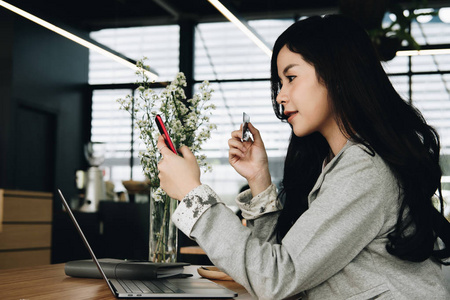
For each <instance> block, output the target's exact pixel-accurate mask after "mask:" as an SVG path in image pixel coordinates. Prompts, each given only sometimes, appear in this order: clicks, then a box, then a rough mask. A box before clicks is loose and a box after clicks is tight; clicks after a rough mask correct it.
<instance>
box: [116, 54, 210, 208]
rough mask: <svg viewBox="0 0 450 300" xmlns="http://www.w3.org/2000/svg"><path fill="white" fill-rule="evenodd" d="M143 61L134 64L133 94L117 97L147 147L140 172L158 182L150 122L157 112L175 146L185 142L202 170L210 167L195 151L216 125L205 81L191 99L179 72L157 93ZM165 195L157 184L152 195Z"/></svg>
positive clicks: (154, 132)
mask: <svg viewBox="0 0 450 300" xmlns="http://www.w3.org/2000/svg"><path fill="white" fill-rule="evenodd" d="M144 62H145V58H144V59H143V60H140V61H138V62H137V64H136V65H137V67H138V68H139V70H138V71H137V72H136V74H137V75H138V76H139V79H140V80H138V82H137V85H138V88H137V90H136V94H135V96H134V97H133V96H132V95H127V96H126V97H125V98H122V99H118V100H117V102H118V103H119V104H120V107H121V109H122V110H126V111H128V112H129V113H130V114H132V115H133V116H134V120H135V127H136V128H138V129H139V131H140V134H139V138H140V140H141V141H142V142H143V144H144V146H145V148H146V149H147V150H146V151H145V152H140V153H139V157H140V160H141V165H142V168H143V171H144V174H145V175H146V176H147V178H149V179H150V180H151V182H152V185H154V186H159V178H158V165H157V164H158V160H159V158H160V156H159V152H158V151H157V148H156V143H157V139H158V136H159V131H158V128H157V126H156V124H155V122H154V118H155V116H156V115H157V114H159V115H161V117H162V118H163V120H164V122H165V124H166V127H167V129H168V131H169V135H170V137H171V139H172V141H173V143H174V144H175V147H176V148H179V147H180V146H182V145H186V146H188V147H189V148H190V149H191V151H192V152H193V153H194V155H195V156H196V157H197V161H198V162H199V166H200V167H201V168H202V169H203V170H204V171H205V172H207V171H210V170H211V169H212V168H211V166H210V165H209V164H207V163H206V156H205V155H199V152H200V150H201V146H202V144H203V143H204V142H206V140H208V139H209V138H210V136H211V131H212V130H214V129H216V125H215V124H212V123H210V118H209V116H211V115H212V111H213V110H214V109H215V105H213V104H210V103H209V101H210V100H211V93H212V92H213V90H212V89H211V88H210V86H209V82H207V81H205V82H203V83H202V84H200V86H199V92H198V93H195V95H194V96H193V97H192V99H186V94H185V92H184V89H183V88H184V87H186V86H187V83H186V77H185V76H184V74H183V73H182V72H179V73H178V74H177V75H176V76H175V79H174V80H173V81H172V82H171V83H170V84H169V85H168V86H167V87H166V88H165V89H163V90H162V91H161V92H160V93H159V94H158V93H156V92H155V91H154V90H153V89H152V88H151V82H150V81H149V79H148V77H147V76H146V73H145V72H144V70H145V69H148V68H147V66H146V65H145V64H144ZM133 104H134V105H133ZM133 107H134V110H133V109H132V108H133ZM165 195H166V194H165V192H164V191H163V190H162V189H161V188H158V189H157V191H156V192H155V197H157V198H155V199H158V200H159V201H163V199H164V197H163V196H165Z"/></svg>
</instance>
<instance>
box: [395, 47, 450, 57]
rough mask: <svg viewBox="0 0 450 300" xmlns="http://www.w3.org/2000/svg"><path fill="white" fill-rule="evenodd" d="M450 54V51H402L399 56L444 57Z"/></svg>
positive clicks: (398, 52)
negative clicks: (443, 55)
mask: <svg viewBox="0 0 450 300" xmlns="http://www.w3.org/2000/svg"><path fill="white" fill-rule="evenodd" d="M442 54H447V55H449V54H450V49H424V50H401V51H397V54H396V55H397V56H417V55H442Z"/></svg>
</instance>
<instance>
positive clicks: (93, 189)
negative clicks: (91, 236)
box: [80, 142, 106, 212]
mask: <svg viewBox="0 0 450 300" xmlns="http://www.w3.org/2000/svg"><path fill="white" fill-rule="evenodd" d="M84 155H85V157H86V160H87V161H88V163H89V165H90V167H89V168H88V170H87V171H86V172H85V173H84V183H85V198H84V203H83V205H82V206H81V207H80V211H82V212H96V211H98V206H99V202H100V201H101V200H105V199H106V186H105V181H104V179H103V170H102V169H100V165H101V164H102V163H103V161H104V160H105V144H104V143H98V142H89V143H87V144H86V145H85V146H84Z"/></svg>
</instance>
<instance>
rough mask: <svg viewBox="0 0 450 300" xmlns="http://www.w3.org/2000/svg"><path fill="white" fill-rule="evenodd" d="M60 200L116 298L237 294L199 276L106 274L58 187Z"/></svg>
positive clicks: (210, 296)
mask: <svg viewBox="0 0 450 300" xmlns="http://www.w3.org/2000/svg"><path fill="white" fill-rule="evenodd" d="M58 193H59V196H60V198H61V201H62V203H63V205H64V207H65V208H66V210H67V212H68V213H69V216H70V218H71V219H72V222H73V224H74V225H75V227H76V229H77V231H78V233H79V234H80V236H81V239H82V240H83V242H84V245H85V246H86V248H87V250H88V251H89V253H90V255H91V257H92V259H93V261H94V263H95V265H96V266H97V269H98V271H99V272H100V274H101V275H102V277H103V279H104V280H105V281H106V284H107V285H108V287H109V289H110V290H111V293H112V294H113V295H114V296H115V297H116V298H120V299H136V298H143V299H145V298H146V299H152V298H177V299H179V298H204V299H230V298H234V297H237V293H236V292H233V291H230V290H228V289H226V288H224V287H222V286H220V285H218V284H216V283H214V282H212V281H210V280H207V279H201V278H164V279H154V280H129V279H126V280H125V279H120V278H114V279H113V278H111V279H108V277H106V274H105V272H104V271H103V269H102V266H101V265H100V263H99V261H98V259H97V257H96V256H95V254H94V251H93V250H92V248H91V246H90V245H89V242H88V241H87V239H86V237H85V235H84V233H83V231H82V230H81V227H80V225H78V222H77V220H76V219H75V216H74V215H73V213H72V210H71V209H70V207H69V205H68V204H67V201H66V199H65V198H64V196H63V194H62V192H61V190H59V189H58Z"/></svg>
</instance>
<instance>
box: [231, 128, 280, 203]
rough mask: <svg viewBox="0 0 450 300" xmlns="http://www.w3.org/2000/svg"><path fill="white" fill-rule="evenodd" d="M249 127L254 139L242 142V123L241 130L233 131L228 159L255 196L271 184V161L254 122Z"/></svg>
mask: <svg viewBox="0 0 450 300" xmlns="http://www.w3.org/2000/svg"><path fill="white" fill-rule="evenodd" d="M248 128H249V130H250V132H251V133H252V135H253V140H251V139H250V140H248V141H246V142H242V141H241V138H242V125H241V129H240V130H235V131H233V132H232V133H231V139H229V140H228V146H229V147H230V150H229V152H228V161H229V162H230V164H231V166H232V167H233V168H234V169H235V170H236V171H237V172H238V173H239V174H240V175H242V176H243V177H244V178H245V179H247V181H248V185H249V186H250V189H251V191H252V194H253V196H256V195H257V194H259V193H261V192H263V191H264V190H265V189H267V188H268V187H269V185H270V184H271V182H272V181H271V178H270V173H269V161H268V159H267V152H266V149H265V147H264V143H263V141H262V139H261V135H260V134H259V130H258V129H256V128H255V127H254V126H253V125H252V123H248Z"/></svg>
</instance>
